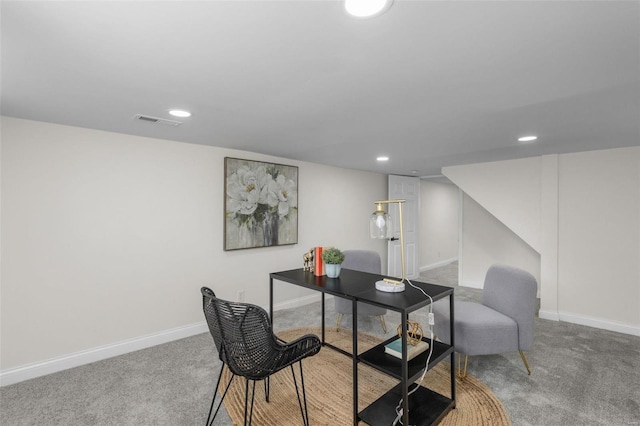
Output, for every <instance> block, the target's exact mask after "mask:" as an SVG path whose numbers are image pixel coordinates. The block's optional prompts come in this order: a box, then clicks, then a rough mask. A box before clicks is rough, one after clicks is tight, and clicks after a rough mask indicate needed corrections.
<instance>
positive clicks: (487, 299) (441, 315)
mask: <svg viewBox="0 0 640 426" xmlns="http://www.w3.org/2000/svg"><path fill="white" fill-rule="evenodd" d="M537 291H538V284H537V282H536V279H535V278H534V277H533V275H531V274H530V273H529V272H527V271H523V270H521V269H517V268H513V267H510V266H503V265H493V266H491V267H490V268H489V270H488V271H487V275H486V277H485V280H484V290H483V292H482V304H480V303H473V302H457V301H456V302H454V313H455V315H454V320H455V324H454V332H455V350H456V352H458V354H462V355H465V360H464V372H462V373H460V364H461V362H460V360H459V361H458V372H459V376H460V377H464V376H466V374H467V363H468V361H469V356H474V355H491V354H501V353H506V352H515V351H519V352H520V356H521V357H522V361H523V362H524V365H525V367H526V369H527V372H528V373H529V374H531V369H530V368H529V363H528V362H527V358H526V357H525V355H524V352H523V351H526V350H529V349H531V345H532V344H533V318H534V315H535V305H536V293H537ZM433 313H434V315H435V325H434V333H435V334H436V336H438V338H439V339H440V340H442V341H443V342H444V343H450V341H451V337H450V333H449V304H448V303H441V302H437V303H435V304H434V305H433ZM458 358H460V357H458Z"/></svg>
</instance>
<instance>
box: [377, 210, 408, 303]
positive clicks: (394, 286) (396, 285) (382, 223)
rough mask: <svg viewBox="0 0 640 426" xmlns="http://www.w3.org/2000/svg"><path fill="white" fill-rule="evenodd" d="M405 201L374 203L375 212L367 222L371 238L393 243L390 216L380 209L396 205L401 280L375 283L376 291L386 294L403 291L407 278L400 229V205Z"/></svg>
mask: <svg viewBox="0 0 640 426" xmlns="http://www.w3.org/2000/svg"><path fill="white" fill-rule="evenodd" d="M404 202H406V200H382V201H376V202H375V204H376V211H375V212H373V213H372V214H371V219H370V220H369V232H370V235H371V238H377V239H381V240H389V239H390V240H392V241H393V238H392V237H393V226H392V223H391V216H390V215H389V214H388V213H387V212H386V211H385V210H384V208H383V207H382V205H383V204H398V217H399V218H400V258H401V261H402V279H401V280H400V281H398V280H394V279H391V278H385V279H383V280H380V281H377V282H376V289H377V290H380V291H384V292H387V293H397V292H401V291H404V289H405V284H404V282H405V281H406V280H407V276H406V273H405V267H404V231H403V229H402V204H403V203H404Z"/></svg>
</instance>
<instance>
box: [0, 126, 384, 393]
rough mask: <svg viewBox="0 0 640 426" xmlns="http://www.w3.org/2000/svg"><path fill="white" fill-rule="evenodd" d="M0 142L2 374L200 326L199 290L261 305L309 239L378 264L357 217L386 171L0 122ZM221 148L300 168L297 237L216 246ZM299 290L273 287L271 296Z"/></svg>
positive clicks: (279, 299) (293, 295)
mask: <svg viewBox="0 0 640 426" xmlns="http://www.w3.org/2000/svg"><path fill="white" fill-rule="evenodd" d="M1 148H2V155H1V160H2V166H1V167H2V168H1V173H2V191H1V195H2V204H1V205H2V220H1V225H0V226H1V229H2V236H1V253H2V270H1V291H2V300H1V315H2V317H1V338H2V347H1V365H0V369H1V371H2V372H3V375H4V379H7V377H9V376H10V373H11V372H12V371H13V372H16V371H18V372H19V371H22V370H24V369H27V370H28V369H29V368H30V366H34V365H35V366H40V367H42V366H43V365H48V364H52V366H51V368H44V367H43V369H41V370H39V371H42V372H43V373H46V372H51V371H55V369H56V368H58V369H59V367H60V366H62V365H63V364H64V365H68V366H69V365H72V364H74V363H76V364H77V363H81V362H83V361H86V360H87V359H89V358H90V357H89V354H93V355H91V356H94V358H100V356H102V355H103V354H104V353H107V352H109V351H103V350H102V349H104V348H108V349H109V350H111V352H110V353H111V354H116V353H118V351H122V350H126V349H127V348H133V347H135V345H133V344H129V345H128V346H127V344H128V343H127V342H129V343H131V342H133V341H136V340H140V339H141V338H144V337H145V336H146V337H148V336H159V335H163V336H164V337H162V338H165V339H171V338H172V337H173V338H175V336H176V333H173V331H175V330H181V332H182V333H183V334H185V333H186V334H189V333H191V334H193V333H195V332H197V331H198V330H199V331H204V329H203V328H202V325H203V320H204V318H203V314H202V310H201V305H200V304H201V297H200V293H199V290H200V287H201V286H202V285H208V286H210V287H212V288H213V289H214V290H215V291H216V292H217V293H218V295H219V296H220V297H223V298H229V299H235V298H236V297H237V292H238V290H244V291H245V294H246V300H247V301H248V302H252V303H256V304H260V305H263V306H266V305H267V303H268V274H269V272H273V271H278V270H284V269H291V268H298V267H301V266H302V254H303V253H304V252H306V251H307V250H308V249H309V248H310V247H312V246H315V245H333V246H337V247H340V248H365V249H373V250H377V251H379V252H380V254H381V255H382V256H383V259H385V260H386V244H384V242H380V241H376V240H371V239H369V237H368V225H367V223H368V222H367V219H368V217H369V215H370V213H371V210H372V209H373V207H374V206H373V201H374V200H376V199H380V198H385V197H386V193H387V178H386V176H385V175H379V174H373V173H365V172H357V171H352V170H345V169H338V168H331V167H326V166H320V165H316V164H310V163H304V162H297V161H290V160H287V159H282V158H274V157H267V156H262V155H257V154H253V153H248V152H241V151H234V150H226V149H219V148H214V147H207V146H200V145H192V144H184V143H177V142H170V141H166V140H159V139H150V138H142V137H135V136H128V135H122V134H115V133H109V132H102V131H96V130H89V129H82V128H74V127H67V126H60V125H54V124H48V123H41V122H34V121H27V120H19V119H13V118H6V117H3V118H2V146H1ZM225 156H233V157H238V158H247V159H254V160H266V161H274V162H278V163H283V164H290V165H295V166H299V168H300V169H299V216H298V218H299V238H298V241H299V243H298V244H296V245H291V246H281V247H272V248H260V249H250V250H238V251H232V252H225V251H223V240H222V239H223V196H224V188H223V186H224V184H223V172H224V169H223V167H224V157H225ZM384 263H386V262H384ZM308 294H309V293H308V292H304V291H303V290H296V289H294V288H292V287H291V286H284V284H283V285H281V286H276V296H275V300H276V303H279V304H280V306H287V303H289V302H291V301H294V303H295V301H296V300H297V299H299V298H304V297H306V296H307V295H308ZM163 333H164V334H163ZM172 333H173V334H172ZM151 340H152V341H151V342H150V343H149V344H152V343H153V339H151ZM155 341H157V339H156V340H155ZM123 342H124V343H123ZM120 344H122V345H123V346H122V348H120V349H119V348H118V345H120ZM101 348H102V349H101ZM101 351H102V352H101ZM78 354H80V355H78ZM74 357H77V358H78V360H77V362H76V361H73V362H69V363H67V364H65V363H64V362H63V361H64V360H70V359H72V358H74ZM74 359H75V358H74ZM56 363H57V364H56ZM34 371H35V370H34ZM5 373H6V374H5ZM27 375H28V374H27ZM16 377H17V376H16ZM21 377H22V378H24V377H23V376H21ZM9 381H11V380H8V379H7V380H3V383H4V384H6V383H7V382H9ZM14 381H15V380H14Z"/></svg>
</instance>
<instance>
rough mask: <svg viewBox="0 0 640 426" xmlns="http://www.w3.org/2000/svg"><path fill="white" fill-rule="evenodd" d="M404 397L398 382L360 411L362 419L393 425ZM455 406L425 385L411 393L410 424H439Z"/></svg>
mask: <svg viewBox="0 0 640 426" xmlns="http://www.w3.org/2000/svg"><path fill="white" fill-rule="evenodd" d="M401 398H402V384H398V385H397V386H395V387H394V388H393V389H391V390H390V391H389V392H387V393H386V394H384V395H382V396H381V397H380V398H379V399H378V400H376V401H374V402H373V403H372V404H371V405H369V406H368V407H367V408H365V409H364V410H363V411H361V412H360V414H359V417H360V419H361V420H362V421H364V422H366V423H367V424H369V425H371V426H377V425H385V426H389V425H392V424H393V422H394V420H395V419H396V417H397V414H396V406H397V405H398V401H400V399H401ZM452 408H454V402H453V401H452V400H451V399H449V398H447V397H445V396H442V395H440V394H439V393H437V392H434V391H432V390H430V389H427V388H425V387H422V386H421V387H419V388H418V390H417V391H415V392H414V393H412V394H411V395H409V424H410V425H418V426H426V425H432V424H437V423H438V422H439V421H440V420H442V418H443V417H444V416H446V415H447V413H448V412H449V411H450V410H451V409H452Z"/></svg>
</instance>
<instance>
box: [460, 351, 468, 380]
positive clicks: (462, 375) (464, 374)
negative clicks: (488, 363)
mask: <svg viewBox="0 0 640 426" xmlns="http://www.w3.org/2000/svg"><path fill="white" fill-rule="evenodd" d="M461 356H462V354H458V378H459V379H464V378H465V377H467V364H468V363H469V355H465V356H464V371H462V372H461V371H460V366H461V365H462V361H461V359H460V357H461Z"/></svg>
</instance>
